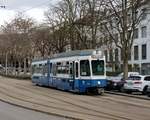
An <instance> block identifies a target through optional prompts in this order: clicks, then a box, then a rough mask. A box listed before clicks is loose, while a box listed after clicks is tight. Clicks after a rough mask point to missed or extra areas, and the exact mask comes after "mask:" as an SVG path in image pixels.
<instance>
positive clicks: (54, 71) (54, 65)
mask: <svg viewBox="0 0 150 120" xmlns="http://www.w3.org/2000/svg"><path fill="white" fill-rule="evenodd" d="M56 72H57V69H56V64H55V63H54V64H53V65H52V73H53V76H56Z"/></svg>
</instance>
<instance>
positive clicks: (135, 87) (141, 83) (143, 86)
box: [124, 75, 150, 94]
mask: <svg viewBox="0 0 150 120" xmlns="http://www.w3.org/2000/svg"><path fill="white" fill-rule="evenodd" d="M148 86H150V75H145V76H142V75H133V76H130V77H129V78H128V79H127V80H126V81H125V84H124V90H125V91H126V92H128V93H132V92H142V93H143V94H146V91H147V88H148Z"/></svg>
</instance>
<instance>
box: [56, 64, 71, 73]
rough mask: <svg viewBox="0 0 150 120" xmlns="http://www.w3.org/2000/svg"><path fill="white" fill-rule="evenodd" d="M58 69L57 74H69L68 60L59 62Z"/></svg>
mask: <svg viewBox="0 0 150 120" xmlns="http://www.w3.org/2000/svg"><path fill="white" fill-rule="evenodd" d="M56 71H57V74H69V64H68V62H62V63H60V62H59V63H57V66H56Z"/></svg>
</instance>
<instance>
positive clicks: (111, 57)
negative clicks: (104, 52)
mask: <svg viewBox="0 0 150 120" xmlns="http://www.w3.org/2000/svg"><path fill="white" fill-rule="evenodd" d="M109 57H110V59H109V60H110V62H113V51H112V50H110V51H109Z"/></svg>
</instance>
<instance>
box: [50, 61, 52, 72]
mask: <svg viewBox="0 0 150 120" xmlns="http://www.w3.org/2000/svg"><path fill="white" fill-rule="evenodd" d="M49 72H50V73H52V63H50V71H49Z"/></svg>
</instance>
